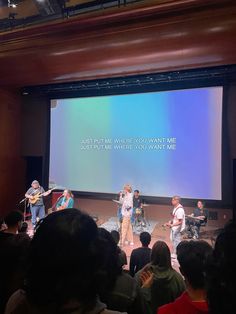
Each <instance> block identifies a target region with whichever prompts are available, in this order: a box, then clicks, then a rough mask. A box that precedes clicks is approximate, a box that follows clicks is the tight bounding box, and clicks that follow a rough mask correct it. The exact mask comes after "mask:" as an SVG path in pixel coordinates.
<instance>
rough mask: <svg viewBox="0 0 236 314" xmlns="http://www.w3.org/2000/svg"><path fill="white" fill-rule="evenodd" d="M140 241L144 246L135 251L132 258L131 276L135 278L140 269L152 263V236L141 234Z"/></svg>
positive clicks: (145, 233) (146, 233)
mask: <svg viewBox="0 0 236 314" xmlns="http://www.w3.org/2000/svg"><path fill="white" fill-rule="evenodd" d="M139 240H140V242H141V243H142V246H141V247H139V248H137V249H134V250H133V251H132V253H131V256H130V267H129V271H130V275H131V276H134V275H135V273H137V272H138V271H139V270H140V269H142V268H143V267H144V266H145V265H147V264H148V263H150V260H151V249H150V248H149V247H148V246H149V244H150V242H151V235H150V233H148V232H141V233H140V236H139Z"/></svg>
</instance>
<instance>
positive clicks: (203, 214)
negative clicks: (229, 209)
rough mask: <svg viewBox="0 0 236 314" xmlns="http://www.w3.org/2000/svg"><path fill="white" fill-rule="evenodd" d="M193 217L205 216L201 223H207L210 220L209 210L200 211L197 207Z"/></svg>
mask: <svg viewBox="0 0 236 314" xmlns="http://www.w3.org/2000/svg"><path fill="white" fill-rule="evenodd" d="M193 216H194V217H199V216H205V219H204V220H202V221H200V223H206V222H207V218H208V210H207V209H200V208H198V207H197V208H195V209H194V211H193Z"/></svg>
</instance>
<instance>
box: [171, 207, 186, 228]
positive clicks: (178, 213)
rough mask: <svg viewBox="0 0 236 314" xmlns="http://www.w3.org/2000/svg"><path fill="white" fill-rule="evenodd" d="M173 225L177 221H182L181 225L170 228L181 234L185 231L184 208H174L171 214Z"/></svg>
mask: <svg viewBox="0 0 236 314" xmlns="http://www.w3.org/2000/svg"><path fill="white" fill-rule="evenodd" d="M172 215H173V224H175V223H176V222H178V221H179V220H182V223H181V224H180V225H178V226H174V227H172V230H178V229H179V231H180V232H181V231H183V230H184V229H185V211H184V208H183V206H182V205H181V204H179V205H178V206H176V207H174V209H173V212H172Z"/></svg>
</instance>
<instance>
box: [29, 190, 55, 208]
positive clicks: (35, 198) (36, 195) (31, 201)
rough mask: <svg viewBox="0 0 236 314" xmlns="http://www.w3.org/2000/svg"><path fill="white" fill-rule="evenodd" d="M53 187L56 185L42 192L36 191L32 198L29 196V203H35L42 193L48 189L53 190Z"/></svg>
mask: <svg viewBox="0 0 236 314" xmlns="http://www.w3.org/2000/svg"><path fill="white" fill-rule="evenodd" d="M55 189H56V187H55V188H53V189H50V190H47V191H46V192H44V193H40V192H38V193H36V194H35V195H33V198H32V199H31V198H29V203H30V204H31V205H34V204H36V203H37V201H38V200H39V199H40V197H41V196H43V195H44V194H45V193H47V192H48V191H53V190H55Z"/></svg>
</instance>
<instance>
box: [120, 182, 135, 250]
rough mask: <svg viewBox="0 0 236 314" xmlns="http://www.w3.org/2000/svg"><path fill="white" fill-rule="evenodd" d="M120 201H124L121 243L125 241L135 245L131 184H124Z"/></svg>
mask: <svg viewBox="0 0 236 314" xmlns="http://www.w3.org/2000/svg"><path fill="white" fill-rule="evenodd" d="M120 202H121V203H122V208H121V214H122V224H121V245H124V244H125V243H129V244H130V245H134V238H133V229H132V224H131V216H132V210H133V193H132V188H131V186H130V185H129V184H126V185H125V186H124V191H123V193H122V192H121V193H120Z"/></svg>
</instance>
